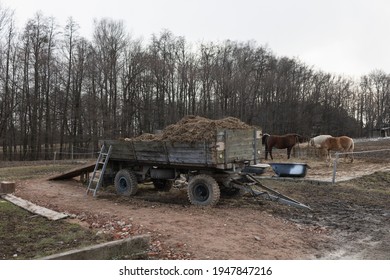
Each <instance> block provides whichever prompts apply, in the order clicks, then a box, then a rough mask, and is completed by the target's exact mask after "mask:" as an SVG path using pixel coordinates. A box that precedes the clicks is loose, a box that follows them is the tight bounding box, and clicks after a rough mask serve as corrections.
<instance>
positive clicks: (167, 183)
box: [153, 179, 173, 192]
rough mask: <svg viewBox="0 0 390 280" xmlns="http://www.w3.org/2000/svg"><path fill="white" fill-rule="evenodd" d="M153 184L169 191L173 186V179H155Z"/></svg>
mask: <svg viewBox="0 0 390 280" xmlns="http://www.w3.org/2000/svg"><path fill="white" fill-rule="evenodd" d="M153 185H154V187H155V188H156V190H158V191H161V192H168V191H169V190H170V189H171V188H172V186H173V180H165V179H154V180H153Z"/></svg>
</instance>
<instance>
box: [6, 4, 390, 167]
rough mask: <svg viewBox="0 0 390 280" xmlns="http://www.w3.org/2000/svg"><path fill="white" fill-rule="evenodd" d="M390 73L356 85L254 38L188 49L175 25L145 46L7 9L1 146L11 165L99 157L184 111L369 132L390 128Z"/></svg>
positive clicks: (280, 129) (103, 24) (102, 25)
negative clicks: (112, 143) (109, 142)
mask: <svg viewBox="0 0 390 280" xmlns="http://www.w3.org/2000/svg"><path fill="white" fill-rule="evenodd" d="M389 86H390V75H388V74H386V73H384V72H383V71H380V70H375V71H373V72H371V73H370V74H368V75H365V76H362V77H361V78H360V79H359V80H355V79H352V78H350V77H345V76H340V75H335V74H331V73H326V72H323V71H321V70H316V69H315V68H314V67H313V66H308V65H307V64H305V63H303V62H301V61H300V60H299V59H297V58H289V57H279V56H277V55H275V54H274V53H273V52H272V50H270V49H268V48H267V47H265V46H259V45H258V44H257V43H256V42H252V41H250V42H236V41H229V40H227V41H225V42H223V43H214V42H207V43H199V44H196V45H191V44H189V43H188V42H187V41H186V40H185V38H183V37H180V36H175V35H174V34H172V32H170V31H168V30H163V31H161V32H160V33H159V34H154V35H152V36H151V38H150V40H149V41H148V42H143V41H142V40H140V39H134V38H132V37H130V36H129V35H128V34H127V32H126V27H125V26H124V24H123V22H121V21H116V20H113V19H106V18H104V19H100V20H96V21H95V22H94V31H93V35H92V39H90V40H87V39H86V38H83V37H82V36H80V35H79V26H78V24H77V23H76V22H75V21H74V20H73V19H72V18H69V19H68V21H67V24H66V26H64V27H60V26H58V25H57V24H56V21H55V19H54V18H48V17H45V16H44V15H42V14H41V13H37V14H36V15H35V16H34V17H33V18H31V19H30V20H28V22H27V23H26V24H25V26H24V27H23V28H22V29H21V30H18V29H17V28H16V26H15V23H14V16H13V14H12V13H11V12H10V11H9V10H7V9H0V146H1V147H2V159H4V160H37V159H51V158H52V157H53V152H54V151H58V155H59V157H63V156H65V155H66V153H67V152H69V151H70V149H77V151H89V150H92V151H93V150H94V149H95V150H96V149H97V148H98V140H99V139H103V138H111V139H112V138H120V137H133V136H137V135H140V134H142V133H146V132H148V133H153V132H154V131H156V130H160V129H163V128H164V127H166V126H167V125H169V124H172V123H175V122H177V121H178V120H179V119H181V118H182V117H183V116H185V115H200V116H204V117H208V118H211V119H218V118H223V117H226V116H233V117H237V118H239V119H241V120H242V121H244V122H246V123H248V124H251V125H256V126H259V127H261V128H262V129H263V131H264V132H268V133H272V134H283V133H289V132H297V133H300V134H303V135H307V136H314V135H317V134H332V135H349V136H352V137H366V136H370V135H372V132H373V130H374V129H376V128H380V127H384V126H388V125H389V123H390V120H389V118H390V100H389Z"/></svg>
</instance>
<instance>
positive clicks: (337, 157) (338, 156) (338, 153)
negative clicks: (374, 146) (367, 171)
mask: <svg viewBox="0 0 390 280" xmlns="http://www.w3.org/2000/svg"><path fill="white" fill-rule="evenodd" d="M384 152H390V149H379V150H369V151H360V152H346V153H340V152H336V153H335V159H334V160H333V174H332V184H334V183H336V174H337V163H338V161H339V158H340V156H343V155H352V156H353V157H355V155H359V154H360V155H367V154H374V153H381V154H383V153H384ZM389 159H390V157H389Z"/></svg>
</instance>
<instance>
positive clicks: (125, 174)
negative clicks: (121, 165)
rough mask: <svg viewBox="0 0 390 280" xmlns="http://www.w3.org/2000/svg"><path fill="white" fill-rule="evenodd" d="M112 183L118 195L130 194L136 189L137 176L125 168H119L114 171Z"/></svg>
mask: <svg viewBox="0 0 390 280" xmlns="http://www.w3.org/2000/svg"><path fill="white" fill-rule="evenodd" d="M114 185H115V189H116V192H117V194H119V195H123V196H132V195H135V194H136V193H137V191H138V182H137V177H136V176H135V174H134V172H132V171H130V170H127V169H121V170H119V171H118V173H116V175H115V180H114Z"/></svg>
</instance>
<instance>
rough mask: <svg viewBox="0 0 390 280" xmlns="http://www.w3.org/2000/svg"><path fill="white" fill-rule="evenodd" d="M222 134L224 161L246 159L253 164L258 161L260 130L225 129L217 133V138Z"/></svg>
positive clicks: (230, 161)
mask: <svg viewBox="0 0 390 280" xmlns="http://www.w3.org/2000/svg"><path fill="white" fill-rule="evenodd" d="M222 134H224V138H225V139H224V144H225V160H224V161H225V163H232V162H235V161H243V160H248V161H251V163H252V164H253V163H258V162H259V161H260V151H261V145H262V144H261V131H257V130H246V129H245V130H238V129H234V130H225V131H223V132H222V131H221V132H220V133H218V137H219V139H221V138H222ZM217 143H218V142H217Z"/></svg>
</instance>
